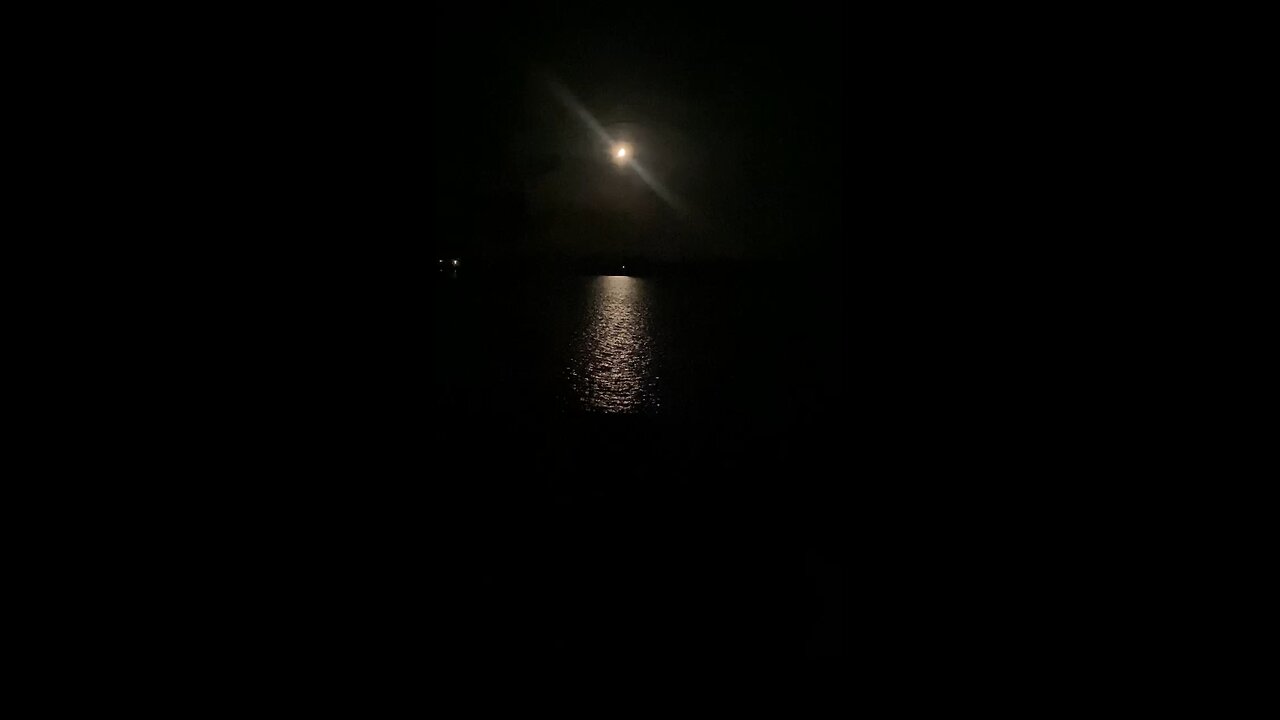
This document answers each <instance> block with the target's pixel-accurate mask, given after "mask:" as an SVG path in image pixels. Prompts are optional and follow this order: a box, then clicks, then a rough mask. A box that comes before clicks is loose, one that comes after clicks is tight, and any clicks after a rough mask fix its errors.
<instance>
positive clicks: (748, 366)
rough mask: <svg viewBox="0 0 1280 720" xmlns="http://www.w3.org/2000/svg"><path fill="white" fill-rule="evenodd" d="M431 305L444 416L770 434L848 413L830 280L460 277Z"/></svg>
mask: <svg viewBox="0 0 1280 720" xmlns="http://www.w3.org/2000/svg"><path fill="white" fill-rule="evenodd" d="M818 277H820V278H823V277H825V276H818ZM433 292H434V293H435V297H434V300H435V302H434V304H433V310H434V313H435V315H434V317H433V324H432V327H431V332H432V337H431V340H432V347H433V352H434V356H435V361H436V362H435V364H434V366H433V377H432V381H433V391H434V392H435V393H436V397H437V400H438V402H439V403H440V405H441V406H442V407H443V408H446V409H447V411H451V412H456V413H460V414H463V415H472V416H487V417H491V418H492V417H512V416H526V417H527V416H543V417H548V416H550V417H556V416H559V417H574V416H578V417H626V416H636V417H644V418H649V419H652V420H653V421H655V422H658V423H661V422H664V421H667V422H677V421H697V420H707V421H712V420H716V419H720V420H729V421H735V420H737V421H744V422H745V421H751V422H756V423H761V424H763V425H774V426H778V425H785V424H787V423H789V422H793V421H798V420H803V419H805V418H812V417H816V416H818V415H820V414H824V413H826V412H830V411H839V410H840V409H841V408H840V407H839V403H841V402H845V401H847V394H848V390H849V387H850V385H849V378H848V374H847V373H848V369H847V367H845V363H846V361H847V360H848V356H847V352H848V338H847V337H846V334H845V333H846V331H847V328H846V327H845V326H844V324H843V323H844V321H845V319H846V318H845V315H844V313H843V302H844V297H843V287H842V286H841V285H840V284H839V283H838V282H837V281H834V280H832V279H831V278H829V277H827V278H825V279H815V280H814V281H813V284H807V283H805V282H802V281H799V280H797V279H795V278H791V277H788V276H787V275H786V274H785V273H782V272H780V273H778V274H776V275H771V274H767V273H755V274H751V275H749V276H735V275H722V276H716V277H699V278H688V277H632V276H627V275H598V276H565V277H545V276H541V277H518V276H504V277H483V276H482V277H468V276H467V275H466V274H465V273H460V274H459V275H458V276H456V277H455V276H453V275H452V274H450V275H449V276H447V277H441V278H439V279H438V280H437V282H436V283H435V284H434V286H433Z"/></svg>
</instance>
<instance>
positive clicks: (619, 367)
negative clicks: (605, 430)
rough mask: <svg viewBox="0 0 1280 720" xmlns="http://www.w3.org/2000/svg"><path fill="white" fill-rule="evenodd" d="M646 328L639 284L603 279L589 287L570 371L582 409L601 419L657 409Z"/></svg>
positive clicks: (641, 284) (647, 321)
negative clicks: (599, 414) (587, 305)
mask: <svg viewBox="0 0 1280 720" xmlns="http://www.w3.org/2000/svg"><path fill="white" fill-rule="evenodd" d="M649 325H650V318H649V308H648V304H647V302H646V297H645V285H644V281H643V280H639V279H636V278H631V277H623V276H604V277H599V278H596V279H595V281H593V283H592V288H591V305H590V309H589V311H588V317H587V322H586V325H585V327H584V328H583V330H582V332H581V333H580V334H579V335H578V337H577V338H576V340H575V342H576V345H577V348H576V352H574V353H573V359H572V360H571V361H570V365H569V368H568V376H569V382H570V385H571V387H572V389H573V394H574V397H575V399H576V401H577V403H578V404H579V405H580V406H581V407H583V408H585V409H587V410H591V411H595V412H604V413H638V412H647V411H652V410H654V409H656V408H657V395H656V393H655V392H654V382H655V380H656V378H654V377H653V375H652V364H653V352H654V348H653V344H654V340H653V336H652V333H651V332H650V327H649Z"/></svg>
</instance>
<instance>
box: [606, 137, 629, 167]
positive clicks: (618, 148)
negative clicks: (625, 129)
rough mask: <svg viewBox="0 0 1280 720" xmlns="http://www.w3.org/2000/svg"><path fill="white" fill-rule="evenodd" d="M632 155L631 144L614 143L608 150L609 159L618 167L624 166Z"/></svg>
mask: <svg viewBox="0 0 1280 720" xmlns="http://www.w3.org/2000/svg"><path fill="white" fill-rule="evenodd" d="M634 155H635V152H634V151H633V150H632V149H631V143H627V142H619V143H614V145H613V147H611V148H610V149H609V157H610V159H612V160H613V162H614V164H615V165H618V166H622V165H626V164H627V162H628V161H629V160H630V159H631V158H632V157H633V156H634Z"/></svg>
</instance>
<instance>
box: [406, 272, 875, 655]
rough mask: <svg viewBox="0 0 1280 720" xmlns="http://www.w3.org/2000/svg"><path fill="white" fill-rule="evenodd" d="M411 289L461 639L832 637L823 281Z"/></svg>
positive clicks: (838, 625) (830, 311) (830, 293)
mask: <svg viewBox="0 0 1280 720" xmlns="http://www.w3.org/2000/svg"><path fill="white" fill-rule="evenodd" d="M431 292H432V293H433V294H434V297H433V300H434V301H435V303H434V306H433V317H432V323H431V326H430V333H431V340H432V347H433V354H434V360H435V363H434V365H433V368H432V371H431V372H432V375H431V391H432V395H433V399H434V405H433V408H432V409H433V414H432V415H431V419H432V423H431V425H430V427H429V430H428V432H429V433H431V435H432V439H433V440H434V442H433V443H432V445H431V447H433V448H435V451H434V453H433V455H432V457H431V458H430V461H431V467H432V472H433V474H434V475H435V476H436V477H437V478H439V480H440V481H439V482H433V483H432V484H431V487H432V488H435V489H434V490H433V492H434V493H436V494H437V496H438V497H439V499H440V500H441V502H440V504H441V506H444V507H447V508H449V513H450V516H451V519H452V520H453V521H455V522H459V523H460V524H461V525H462V526H463V527H465V528H466V531H465V533H464V537H461V538H455V542H456V547H455V548H454V549H453V551H452V552H453V553H454V555H455V556H456V557H457V558H458V562H459V564H460V565H461V566H462V569H461V574H462V576H463V577H466V578H469V580H468V581H467V582H466V583H465V585H466V586H467V588H468V589H467V591H466V592H465V593H464V594H463V596H462V597H463V599H462V600H460V603H461V605H462V608H460V610H459V613H460V616H461V617H466V618H468V620H466V621H465V623H464V624H466V625H467V626H468V627H472V628H474V631H475V633H476V635H475V644H476V647H477V648H489V649H490V650H493V651H497V649H499V648H501V651H503V652H511V651H517V652H519V651H527V652H530V653H533V654H537V652H540V651H543V650H546V649H570V650H582V651H589V652H599V653H618V652H621V653H632V652H652V653H656V654H658V655H659V656H666V657H668V658H670V659H675V657H676V656H678V655H680V654H682V653H689V652H693V653H729V654H733V653H744V652H745V653H747V654H748V655H750V654H751V653H752V652H753V651H756V652H758V653H781V654H782V655H783V656H785V655H787V654H788V653H795V654H799V655H803V654H806V653H810V654H812V653H813V652H815V651H816V652H818V653H819V654H822V653H830V652H834V651H835V650H836V649H837V648H839V647H842V645H841V643H842V642H843V640H842V638H844V637H845V635H844V634H843V633H845V632H847V614H842V610H841V608H842V607H844V606H843V605H842V602H844V600H842V598H846V597H847V564H846V562H847V561H846V556H845V555H844V545H843V544H842V542H841V541H840V540H839V537H840V535H841V528H842V527H844V526H845V525H846V524H847V523H848V522H849V518H848V517H846V516H845V515H844V509H843V506H842V505H841V504H840V503H839V502H836V501H835V497H836V496H837V495H838V488H840V487H841V486H843V485H845V484H847V483H848V482H849V481H850V479H851V468H850V465H849V464H848V463H847V459H848V457H847V453H848V450H849V444H850V442H851V440H852V439H853V438H852V436H851V434H850V423H851V420H852V417H853V416H854V414H855V409H854V408H853V407H852V405H851V393H850V391H849V388H850V385H851V384H850V382H849V380H850V378H849V376H848V372H849V370H848V363H847V361H848V348H849V337H848V335H847V326H846V325H845V320H846V318H845V316H844V314H843V307H844V305H843V300H844V297H843V290H842V287H841V285H840V283H839V282H836V281H827V282H823V281H814V282H807V281H802V280H799V279H796V278H788V277H787V276H785V275H784V274H780V273H776V274H768V273H766V274H759V273H758V274H754V275H751V276H745V275H732V276H716V277H699V278H689V277H657V278H637V277H626V276H595V277H575V276H562V277H512V276H507V277H497V276H489V277H474V276H472V277H468V276H465V275H463V276H461V277H458V278H456V279H453V278H440V279H439V280H438V281H437V282H435V284H434V285H433V286H432V288H431ZM833 460H835V461H836V464H833V462H832V461H833ZM842 623H843V624H842ZM842 628H843V629H842ZM815 649H816V650H815ZM481 652H488V650H481Z"/></svg>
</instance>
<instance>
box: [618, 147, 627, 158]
mask: <svg viewBox="0 0 1280 720" xmlns="http://www.w3.org/2000/svg"><path fill="white" fill-rule="evenodd" d="M626 156H627V149H626V148H618V157H626Z"/></svg>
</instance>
